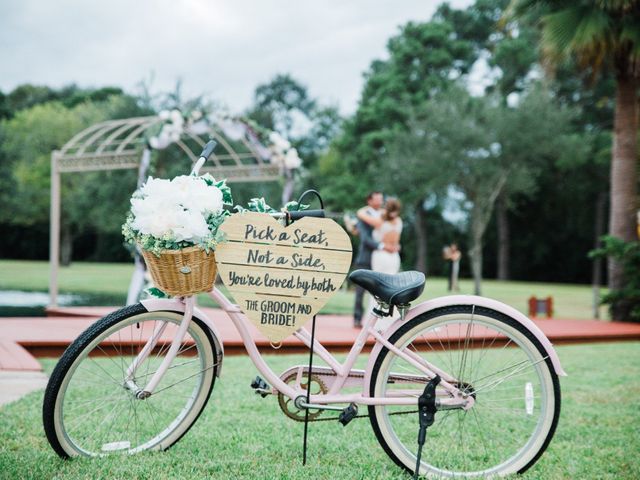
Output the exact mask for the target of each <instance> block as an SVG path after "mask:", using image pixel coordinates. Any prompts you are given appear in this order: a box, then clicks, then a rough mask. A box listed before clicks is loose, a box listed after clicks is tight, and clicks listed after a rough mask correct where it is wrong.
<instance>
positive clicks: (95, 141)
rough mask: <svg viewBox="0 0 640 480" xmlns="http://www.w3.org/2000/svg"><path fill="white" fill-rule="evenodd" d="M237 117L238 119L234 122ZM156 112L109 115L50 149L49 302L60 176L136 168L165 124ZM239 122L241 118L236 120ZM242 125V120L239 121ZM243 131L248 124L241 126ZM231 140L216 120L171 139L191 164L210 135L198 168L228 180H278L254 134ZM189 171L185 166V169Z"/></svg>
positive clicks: (53, 297)
mask: <svg viewBox="0 0 640 480" xmlns="http://www.w3.org/2000/svg"><path fill="white" fill-rule="evenodd" d="M235 122H238V121H235ZM163 123H164V120H163V119H161V118H160V117H159V116H147V117H133V118H125V119H118V120H108V121H105V122H100V123H97V124H95V125H91V126H90V127H88V128H86V129H85V130H83V131H81V132H79V133H78V134H76V135H75V136H73V137H72V138H71V139H70V140H69V141H68V142H67V143H66V144H65V145H64V146H63V147H62V148H61V149H60V150H54V151H53V152H52V153H51V220H50V239H49V262H50V278H49V301H50V304H51V305H56V303H57V297H58V269H59V255H60V210H61V205H60V177H61V175H62V174H63V173H71V172H92V171H100V170H118V169H139V168H140V165H141V162H143V161H144V158H145V157H146V158H147V161H148V157H149V154H150V152H151V150H152V149H151V148H150V147H149V145H148V138H149V135H150V133H151V132H152V131H153V130H154V129H157V128H158V126H159V125H161V124H163ZM238 123H241V122H238ZM243 125H244V124H243ZM244 127H245V128H246V131H247V132H248V131H250V128H249V127H248V126H246V125H244ZM236 137H239V138H235V137H234V139H230V138H228V137H227V135H226V134H225V132H224V128H223V127H222V125H220V124H218V123H216V122H215V121H214V122H210V123H208V124H207V127H206V128H205V129H202V128H200V129H198V133H197V134H196V133H194V132H193V131H191V130H190V129H189V128H186V129H185V130H184V131H183V132H182V135H181V137H180V139H178V140H177V141H175V142H173V144H175V145H176V146H177V147H178V148H180V149H181V150H182V151H183V152H184V153H185V155H186V157H187V158H189V160H190V161H191V162H192V163H193V162H195V161H196V160H197V155H198V153H199V150H198V151H197V152H196V151H193V150H192V149H191V148H190V147H189V145H188V143H191V144H192V145H194V146H195V148H196V149H198V148H201V147H202V146H204V144H205V143H206V142H207V141H208V140H209V139H211V138H213V139H214V140H216V142H218V146H217V147H216V150H215V152H214V154H213V155H211V157H210V158H209V162H208V164H207V165H205V166H204V167H203V168H202V169H201V172H203V173H204V172H209V173H211V174H212V175H213V176H214V177H216V178H226V179H227V181H228V182H229V183H232V182H257V181H260V182H264V181H270V180H277V179H278V178H280V176H281V173H282V172H281V167H279V166H278V165H274V164H272V163H270V162H269V158H268V156H267V155H265V152H268V149H267V148H266V147H265V146H264V145H261V144H259V143H258V142H257V140H256V137H255V135H243V136H236ZM185 170H187V168H185Z"/></svg>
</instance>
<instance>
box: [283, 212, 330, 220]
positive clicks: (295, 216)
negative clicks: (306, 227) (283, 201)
mask: <svg viewBox="0 0 640 480" xmlns="http://www.w3.org/2000/svg"><path fill="white" fill-rule="evenodd" d="M288 213H289V218H290V219H291V220H300V219H301V218H303V217H315V218H324V217H325V215H324V210H300V211H299V212H288Z"/></svg>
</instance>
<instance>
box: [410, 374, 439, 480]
mask: <svg viewBox="0 0 640 480" xmlns="http://www.w3.org/2000/svg"><path fill="white" fill-rule="evenodd" d="M439 383H440V376H439V375H436V376H435V377H433V378H432V379H431V380H430V381H429V383H427V386H426V387H424V392H422V395H420V397H418V418H419V419H420V430H418V456H417V458H416V469H415V471H414V473H413V479H414V480H417V479H418V476H419V475H420V457H421V456H422V447H423V446H424V441H425V439H426V438H427V427H430V426H431V425H433V421H434V420H435V414H436V387H437V386H438V384H439Z"/></svg>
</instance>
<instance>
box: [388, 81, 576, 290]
mask: <svg viewBox="0 0 640 480" xmlns="http://www.w3.org/2000/svg"><path fill="white" fill-rule="evenodd" d="M570 118H571V113H570V112H568V111H566V110H565V109H560V108H558V107H557V106H556V105H554V103H553V101H552V100H551V98H549V96H548V95H547V94H546V93H545V92H544V91H540V90H537V89H536V90H532V91H531V92H528V94H527V95H526V96H525V97H524V98H523V100H522V102H521V103H520V104H519V105H518V107H517V108H510V107H507V106H505V105H503V104H502V103H501V102H500V101H499V100H496V99H494V98H492V97H483V98H472V97H470V96H469V95H468V94H467V93H466V92H465V91H464V90H461V89H458V90H451V91H450V92H448V93H446V94H443V95H439V96H437V97H435V98H434V99H432V101H431V102H429V103H428V104H427V105H425V106H424V107H422V108H420V109H416V110H415V119H414V120H413V121H412V128H411V130H410V131H409V132H408V133H402V134H398V135H397V137H396V140H395V142H394V143H393V144H391V151H392V152H393V158H394V159H395V161H393V162H391V165H392V167H391V169H390V171H389V172H388V174H387V176H388V178H389V179H390V180H391V181H393V182H395V183H398V184H402V185H403V186H404V187H405V188H406V189H407V190H410V191H417V192H420V191H422V192H426V191H428V190H436V191H440V192H445V191H447V190H448V189H451V188H454V189H455V190H457V191H459V192H461V193H462V194H464V201H463V202H462V203H461V205H460V208H461V209H463V210H466V211H467V212H468V215H469V236H470V238H469V240H470V245H471V248H470V252H469V254H470V257H471V262H472V271H473V277H474V285H475V293H476V294H480V293H481V280H482V263H483V261H482V246H483V239H484V235H485V231H486V228H487V225H488V223H489V220H490V219H491V216H492V213H493V211H494V207H495V202H496V200H497V199H498V197H499V196H500V195H501V194H504V195H507V196H509V195H514V194H517V193H520V194H525V193H530V192H531V191H532V190H533V189H535V187H536V184H535V178H536V177H537V175H538V174H539V171H540V166H541V159H543V158H546V157H549V156H554V155H556V156H557V155H558V153H557V152H562V151H564V150H566V148H563V147H566V143H565V142H567V141H568V139H567V138H566V137H565V135H564V134H565V133H566V132H567V131H568V128H569V120H570ZM452 126H455V127H452ZM507 185H508V187H507Z"/></svg>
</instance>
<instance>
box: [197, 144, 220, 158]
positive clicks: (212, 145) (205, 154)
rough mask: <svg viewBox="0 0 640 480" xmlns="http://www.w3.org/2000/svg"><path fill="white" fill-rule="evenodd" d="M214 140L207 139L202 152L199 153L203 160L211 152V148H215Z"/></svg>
mask: <svg viewBox="0 0 640 480" xmlns="http://www.w3.org/2000/svg"><path fill="white" fill-rule="evenodd" d="M216 145H217V143H216V141H215V140H209V141H208V142H207V144H206V145H205V146H204V149H203V150H202V153H201V154H200V158H204V159H205V160H208V159H209V156H210V155H211V154H212V153H213V150H214V149H215V148H216Z"/></svg>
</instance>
